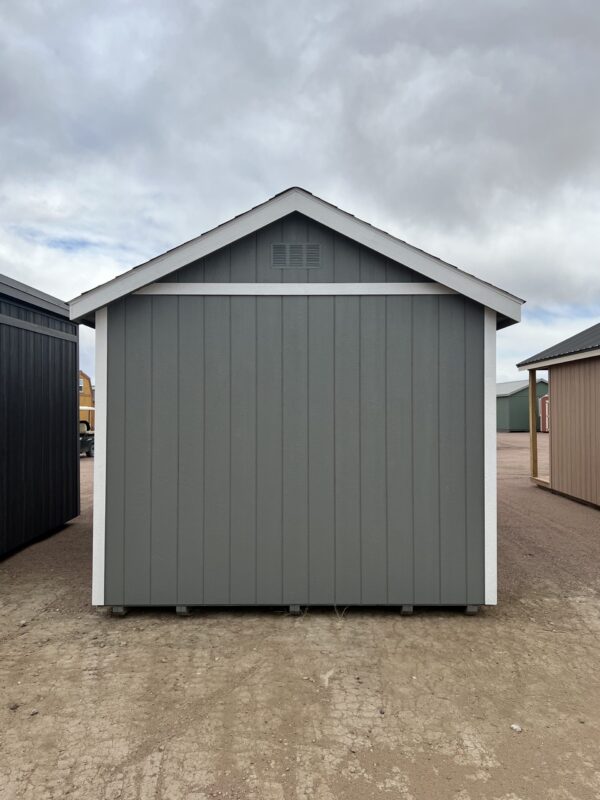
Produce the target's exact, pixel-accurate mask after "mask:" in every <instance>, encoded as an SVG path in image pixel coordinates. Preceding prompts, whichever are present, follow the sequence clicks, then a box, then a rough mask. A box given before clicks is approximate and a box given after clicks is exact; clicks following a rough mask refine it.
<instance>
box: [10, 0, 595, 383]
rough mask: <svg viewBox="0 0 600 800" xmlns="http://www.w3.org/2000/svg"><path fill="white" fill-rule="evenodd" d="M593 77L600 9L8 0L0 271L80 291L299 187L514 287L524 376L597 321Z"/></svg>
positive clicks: (439, 2)
mask: <svg viewBox="0 0 600 800" xmlns="http://www.w3.org/2000/svg"><path fill="white" fill-rule="evenodd" d="M599 75H600V4H599V3H598V1H597V0H571V1H570V2H569V3H549V2H547V0H529V2H528V0H486V2H481V0H451V1H450V0H448V2H445V0H390V2H384V1H380V0H371V2H369V3H365V2H364V0H357V1H354V0H311V1H310V2H309V1H303V0H295V2H294V3H287V2H283V0H279V2H275V1H274V0H266V1H265V0H257V2H248V1H247V0H239V1H238V0H221V1H220V2H215V1H214V0H213V1H212V2H211V1H210V0H198V2H192V0H178V1H177V2H167V0H145V1H144V3H133V2H130V3H128V2H110V1H109V2H103V3H98V4H96V3H94V4H92V3H82V2H79V0H77V1H76V0H52V2H50V0H37V1H36V2H34V1H32V0H20V2H18V3H17V2H15V3H4V4H2V9H1V10H0V109H1V112H0V166H1V169H0V272H4V273H6V274H8V275H10V276H12V277H14V278H17V279H19V280H22V281H24V282H26V283H31V284H33V285H34V286H37V287H38V288H40V289H42V290H44V291H47V292H50V293H52V294H56V295H58V296H59V297H62V298H65V299H70V298H72V297H73V296H75V295H77V294H79V293H80V292H82V291H84V290H87V289H90V288H91V287H93V286H95V285H97V284H98V283H101V282H103V281H105V280H108V279H109V278H111V277H113V276H114V275H115V274H117V273H118V272H121V271H123V270H124V269H127V268H129V267H132V266H134V265H135V264H138V263H140V262H142V261H145V260H146V259H148V258H150V257H152V256H154V255H156V254H158V253H160V252H163V251H164V250H166V249H168V248H170V247H172V246H174V245H177V244H179V243H181V242H182V241H185V240H187V239H190V238H192V237H194V236H196V235H197V234H199V233H200V232H202V231H204V230H206V229H208V228H210V227H212V226H213V225H215V224H218V223H219V222H222V221H224V220H226V219H228V218H229V217H231V216H233V215H234V214H236V213H239V212H241V211H244V210H246V209H247V208H249V207H250V206H252V205H255V204H256V203H259V202H261V201H263V200H264V199H266V198H267V197H269V196H271V195H273V194H275V193H277V192H278V191H281V190H282V189H283V188H286V187H288V186H291V185H300V186H303V187H305V188H306V189H308V190H309V191H312V192H314V193H315V194H318V195H320V196H322V197H323V198H325V199H327V200H330V201H331V202H333V203H335V204H336V205H339V206H341V207H342V208H344V209H346V210H348V211H351V212H352V213H354V214H356V215H357V216H360V217H362V218H363V219H366V220H368V221H369V222H372V223H373V224H375V225H378V226H379V227H382V228H384V229H386V230H388V231H390V232H391V233H394V234H396V235H398V236H400V237H401V238H403V239H406V240H407V241H409V242H411V243H413V244H415V245H417V246H419V247H422V248H423V249H425V250H428V251H429V252H432V253H434V254H435V255H438V256H440V257H442V258H445V259H446V260H448V261H450V262H451V263H454V264H456V265H457V266H460V267H463V268H465V269H467V270H468V271H469V272H473V273H474V274H476V275H478V276H480V277H482V278H484V279H486V280H489V281H491V282H493V283H495V284H497V285H499V286H501V287H502V288H505V289H507V290H509V291H511V292H514V293H515V294H517V295H519V296H521V297H523V298H525V299H526V300H527V305H526V306H525V310H524V322H523V324H521V325H517V326H513V327H512V328H509V329H508V330H507V331H505V332H501V333H500V334H499V336H498V346H499V363H498V376H499V379H510V378H513V377H519V373H517V372H516V370H515V367H514V364H515V362H516V361H517V360H519V359H521V358H523V357H525V356H528V355H531V354H532V353H534V352H537V351H538V350H541V349H542V348H544V347H546V346H548V345H550V344H552V343H554V342H556V341H558V340H559V339H561V338H564V337H566V336H568V335H570V334H572V333H574V332H576V331H578V330H581V329H583V328H585V327H587V326H589V325H591V324H594V323H596V322H598V320H599V319H600V80H599V78H598V76H599ZM92 337H93V334H92V333H91V332H89V331H87V332H85V333H84V335H83V337H82V338H83V341H82V364H83V367H84V368H85V369H87V370H88V371H90V372H92V373H93V356H92V341H93V338H92Z"/></svg>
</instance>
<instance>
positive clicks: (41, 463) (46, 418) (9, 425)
mask: <svg viewBox="0 0 600 800" xmlns="http://www.w3.org/2000/svg"><path fill="white" fill-rule="evenodd" d="M0 315H1V316H2V319H1V321H0V557H2V556H5V555H7V554H8V553H10V552H12V551H14V550H17V549H18V548H20V547H23V546H24V545H26V544H28V543H29V542H32V541H34V540H35V539H37V538H39V537H41V536H44V535H45V534H47V533H49V532H51V531H53V530H56V529H57V528H59V527H61V526H62V525H64V524H65V522H67V521H68V520H70V519H72V518H73V517H75V516H77V514H78V513H79V438H78V424H77V419H78V384H77V369H78V365H77V361H78V353H77V326H76V325H74V324H73V323H71V322H69V321H68V320H66V319H64V318H59V317H54V316H52V314H50V313H44V312H40V311H39V310H38V309H36V308H33V307H29V306H26V305H24V304H22V303H19V302H16V301H13V300H10V299H9V298H7V297H3V296H0ZM12 320H15V321H16V322H17V323H22V324H28V325H35V326H38V328H39V330H38V329H36V330H28V329H26V327H23V326H22V324H19V325H18V326H15V325H14V324H13V323H12ZM45 331H50V332H55V333H57V334H58V336H55V335H52V334H50V335H48V334H47V333H45ZM65 336H67V337H68V338H64V337H65Z"/></svg>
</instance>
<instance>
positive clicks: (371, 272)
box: [161, 214, 430, 283]
mask: <svg viewBox="0 0 600 800" xmlns="http://www.w3.org/2000/svg"><path fill="white" fill-rule="evenodd" d="M274 242H312V243H314V244H320V245H321V266H320V267H319V268H316V269H290V268H286V269H278V268H274V267H272V266H271V245H272V244H273V243H274ZM161 280H162V281H163V282H167V283H176V282H180V283H204V282H205V283H229V282H234V283H247V282H254V281H257V282H259V283H357V282H362V283H364V282H367V283H385V282H386V281H394V282H399V283H403V282H412V283H415V282H416V283H427V282H429V280H430V279H429V278H425V277H424V276H423V275H419V274H418V273H416V272H414V270H411V269H409V268H408V267H404V266H402V265H401V264H398V263H396V262H395V261H390V260H389V259H386V258H384V257H383V256H380V255H379V254H378V253H376V252H375V251H373V250H369V249H368V248H366V247H363V246H362V245H359V244H357V242H355V241H353V240H352V239H347V238H346V237H344V236H340V235H339V234H337V233H335V232H334V231H332V230H330V229H329V228H326V227H324V226H323V225H319V224H318V223H317V222H313V221H312V220H309V219H308V218H307V217H304V216H302V214H290V215H289V216H288V217H285V218H284V219H282V220H280V221H279V222H275V223H273V224H272V225H268V226H266V227H265V228H261V229H260V230H259V231H257V232H256V233H254V234H252V235H250V236H246V237H245V238H244V239H240V240H238V241H237V242H234V244H232V245H230V246H229V247H224V248H223V249H222V250H218V251H217V252H216V253H213V254H212V255H210V256H207V257H206V258H203V259H200V260H199V261H196V262H194V263H193V264H189V265H188V266H186V267H183V268H182V269H180V270H177V271H176V272H173V273H172V274H171V275H167V276H166V277H165V278H162V279H161Z"/></svg>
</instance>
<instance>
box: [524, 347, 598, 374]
mask: <svg viewBox="0 0 600 800" xmlns="http://www.w3.org/2000/svg"><path fill="white" fill-rule="evenodd" d="M599 356H600V348H596V349H595V350H583V352H581V353H571V354H570V355H568V356H556V358H546V359H545V360H544V361H535V362H534V363H532V364H523V366H522V367H519V371H520V372H525V371H527V370H530V369H546V368H547V367H555V366H556V365H557V364H567V363H568V362H569V361H581V359H582V358H598V357H599Z"/></svg>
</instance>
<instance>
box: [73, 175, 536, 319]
mask: <svg viewBox="0 0 600 800" xmlns="http://www.w3.org/2000/svg"><path fill="white" fill-rule="evenodd" d="M294 211H297V212H299V213H301V214H304V215H305V216H306V217H308V218H309V219H312V220H314V221H315V222H319V223H321V224H322V225H325V226H326V227H328V228H331V229H332V230H334V231H336V232H337V233H339V234H341V235H342V236H347V237H348V238H350V239H353V240H354V241H356V242H358V243H359V244H362V245H363V246H365V247H369V248H370V249H372V250H375V251H376V252H378V253H380V254H381V255H383V256H385V257H386V258H390V259H391V260H393V261H397V262H399V263H401V264H403V265H404V266H406V267H408V268H410V269H413V270H415V271H416V272H419V273H420V274H421V275H425V276H426V277H428V278H431V279H432V280H434V281H437V282H438V283H441V284H443V285H444V286H447V287H448V288H449V289H453V290H454V291H455V292H458V293H459V294H462V295H465V296H466V297H470V298H471V299H472V300H475V301H476V302H478V303H481V304H482V305H484V306H486V307H487V308H490V309H492V310H493V311H496V312H497V313H498V314H501V315H504V316H505V317H507V318H508V319H511V320H513V321H514V322H519V321H520V319H521V305H522V302H523V301H522V300H520V299H519V298H517V297H514V296H513V295H511V294H509V293H508V292H504V291H502V290H501V289H498V288H496V287H495V286H492V285H491V284H489V283H486V282H485V281H482V280H480V279H479V278H475V277H474V276H473V275H469V274H468V273H466V272H462V271H461V270H459V269H457V268H456V267H453V266H451V265H449V264H446V263H445V262H443V261H440V260H439V259H437V258H435V257H434V256H431V255H429V254H427V253H425V252H424V251H422V250H419V249H417V248H415V247H413V246H412V245H409V244H407V243H406V242H403V241H401V240H400V239H396V238H395V237H394V236H391V235H390V234H389V233H385V232H384V231H381V230H379V229H378V228H374V227H373V226H371V225H369V224H368V223H367V222H363V221H362V220H359V219H357V218H356V217H353V216H352V215H351V214H348V213H347V212H345V211H342V210H341V209H339V208H337V207H336V206H333V205H331V204H330V203H326V202H325V201H324V200H321V199H320V198H318V197H315V196H314V195H312V194H310V193H309V192H306V191H304V190H303V189H299V188H293V189H288V190H287V191H286V192H283V193H282V194H279V195H276V196H275V197H273V198H271V199H270V200H267V202H266V203H263V204H262V205H260V206H256V208H253V209H251V210H250V211H247V212H246V213H245V214H241V215H240V216H238V217H234V218H233V219H232V220H229V222H226V223H224V224H223V225H220V226H219V227H217V228H213V230H211V231H208V232H207V233H204V234H202V235H201V236H199V237H197V238H196V239H192V240H191V241H190V242H186V243H185V244H182V245H180V246H179V247H176V248H174V249H173V250H169V251H168V252H167V253H164V254H163V255H161V256H158V257H157V258H153V259H152V260H150V261H148V262H146V263H145V264H142V265H140V266H139V267H136V268H135V269H132V270H129V271H128V272H125V273H123V274H122V275H119V276H118V277H116V278H114V279H113V280H112V281H109V282H108V283H105V284H102V285H101V286H98V287H97V288H95V289H92V290H91V291H90V292H86V293H85V294H83V295H80V296H79V297H76V298H75V299H73V300H71V302H70V304H69V305H70V312H71V319H72V320H76V319H80V318H82V317H85V316H86V315H88V314H90V313H92V312H94V311H96V310H97V309H98V308H102V307H103V306H105V305H107V304H108V303H111V302H113V301H114V300H117V299H119V298H120V297H123V296H124V295H127V294H130V293H131V292H136V291H138V290H139V289H141V288H142V287H143V286H147V285H148V284H149V283H154V282H155V281H158V280H159V279H160V278H164V277H165V275H169V274H170V273H171V272H174V271H175V270H178V269H180V268H181V267H184V266H186V265H187V264H189V263H191V262H193V261H197V260H198V259H200V258H204V257H205V256H207V255H210V253H213V252H214V251H216V250H219V249H220V248H222V247H226V246H227V245H229V244H231V243H232V242H235V241H237V240H238V239H241V238H242V237H244V236H248V235H249V234H251V233H254V232H255V231H257V230H259V229H260V228H263V227H265V226H266V225H270V224H271V223H273V222H276V221H277V220H279V219H281V218H282V217H285V216H287V215H288V214H292V213H293V212H294Z"/></svg>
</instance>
